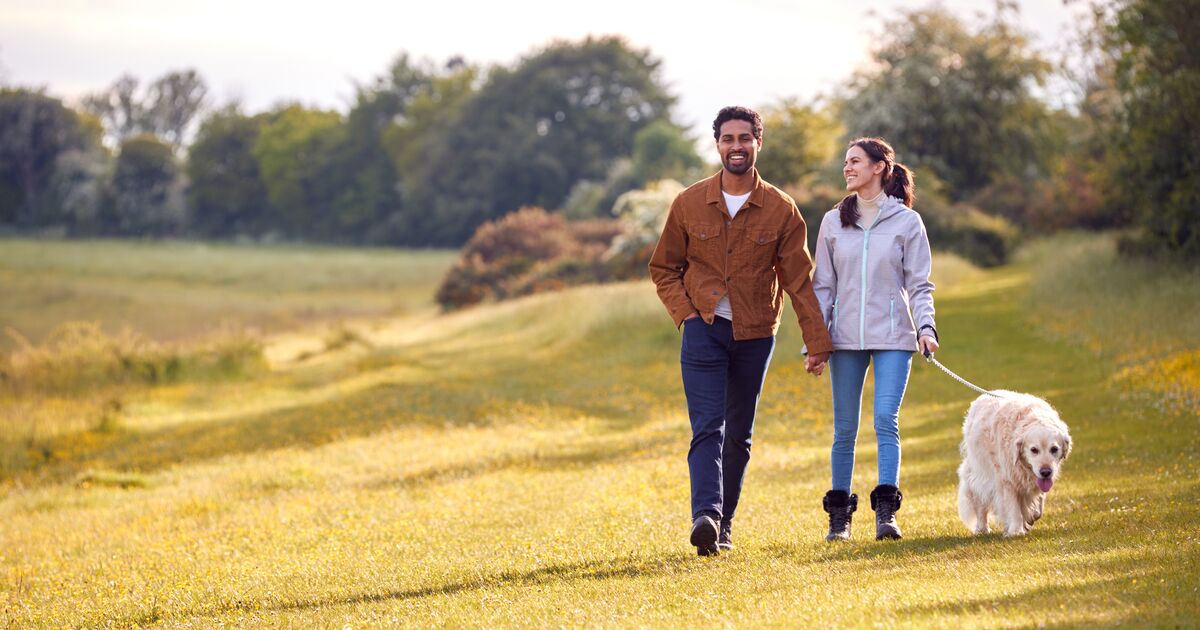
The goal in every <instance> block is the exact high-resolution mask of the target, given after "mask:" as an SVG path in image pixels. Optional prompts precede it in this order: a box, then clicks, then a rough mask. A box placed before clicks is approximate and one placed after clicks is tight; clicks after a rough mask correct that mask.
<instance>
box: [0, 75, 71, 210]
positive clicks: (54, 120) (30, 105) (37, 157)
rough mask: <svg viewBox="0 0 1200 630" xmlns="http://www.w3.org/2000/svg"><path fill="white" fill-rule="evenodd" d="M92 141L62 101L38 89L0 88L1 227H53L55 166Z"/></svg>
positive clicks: (55, 208) (55, 207) (55, 205)
mask: <svg viewBox="0 0 1200 630" xmlns="http://www.w3.org/2000/svg"><path fill="white" fill-rule="evenodd" d="M91 141H94V139H93V138H91V137H90V136H89V134H88V131H87V127H86V126H85V125H83V124H81V122H80V119H79V117H78V116H77V115H76V114H75V112H73V111H72V110H70V109H68V108H66V107H64V106H63V104H62V101H60V100H58V99H56V98H51V97H49V96H46V95H45V94H44V93H42V92H41V91H34V90H27V89H20V88H16V89H14V88H3V89H0V225H9V226H15V227H21V228H30V227H44V226H48V225H56V224H58V223H59V221H60V219H61V217H60V216H59V211H60V210H59V208H58V207H57V204H56V198H55V197H54V195H52V194H51V190H52V185H51V184H52V181H53V177H54V173H55V169H56V166H57V165H58V163H59V160H60V158H62V156H63V155H65V154H67V153H68V152H71V151H86V150H88V148H89V142H91Z"/></svg>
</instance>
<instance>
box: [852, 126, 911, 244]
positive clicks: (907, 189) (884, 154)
mask: <svg viewBox="0 0 1200 630" xmlns="http://www.w3.org/2000/svg"><path fill="white" fill-rule="evenodd" d="M851 147H858V148H860V149H862V150H863V151H864V152H866V154H867V157H869V158H871V161H873V162H883V165H884V166H883V194H885V195H887V196H889V197H895V198H896V199H899V200H900V202H901V203H903V204H904V205H906V206H908V207H909V208H911V207H913V202H914V201H916V199H917V189H916V184H914V183H913V173H912V171H911V170H909V168H908V167H907V166H905V165H903V164H901V163H899V162H897V161H896V150H895V149H893V148H892V145H890V144H888V143H887V140H884V139H883V138H858V139H857V140H851V141H850V144H848V145H846V148H847V149H850V148H851ZM837 209H838V211H839V213H840V214H841V219H842V227H850V226H851V225H854V222H855V221H858V217H859V214H858V195H857V194H854V193H851V194H849V195H846V197H845V198H843V199H842V200H841V201H839V202H838V205H837Z"/></svg>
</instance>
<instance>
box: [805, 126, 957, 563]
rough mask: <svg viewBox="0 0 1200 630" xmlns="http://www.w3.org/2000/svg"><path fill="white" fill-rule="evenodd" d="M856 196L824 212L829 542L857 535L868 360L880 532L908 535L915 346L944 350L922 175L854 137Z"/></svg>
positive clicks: (821, 290) (850, 186)
mask: <svg viewBox="0 0 1200 630" xmlns="http://www.w3.org/2000/svg"><path fill="white" fill-rule="evenodd" d="M842 175H843V176H844V177H845V178H846V190H847V191H849V193H850V194H849V195H847V196H846V198H845V199H842V201H841V202H840V203H839V204H838V205H837V206H836V207H834V209H833V210H830V211H829V212H828V213H826V214H825V218H824V219H823V220H822V221H821V229H820V232H819V234H818V236H817V251H816V270H815V273H814V276H813V289H814V290H815V291H816V294H817V300H818V301H819V302H820V306H821V313H822V314H823V315H824V317H825V323H826V325H827V326H829V331H830V334H831V336H832V337H833V350H834V352H833V355H832V356H831V357H830V359H829V371H830V379H831V380H832V382H833V452H832V457H831V459H832V468H833V489H832V490H830V491H829V492H828V493H826V495H825V499H824V501H823V503H824V508H825V511H826V512H827V513H828V514H829V535H828V536H826V540H839V539H843V540H844V539H847V538H849V537H850V521H851V515H852V514H853V513H854V511H855V509H857V507H858V495H855V494H851V493H850V480H851V477H852V476H853V472H854V444H855V438H856V436H857V435H858V422H859V409H860V407H861V405H862V392H863V383H864V381H865V379H866V372H867V366H868V365H871V364H874V366H875V367H874V369H873V373H874V378H875V404H874V409H875V437H876V440H877V441H878V444H879V485H877V486H876V487H875V489H874V490H873V491H872V492H871V509H873V510H875V538H876V539H877V540H882V539H885V538H900V527H899V525H897V523H896V511H897V510H899V509H900V500H901V495H900V488H899V483H900V432H899V431H900V425H899V412H900V401H901V400H902V399H903V398H904V388H905V387H906V386H907V384H908V373H909V370H910V368H911V367H912V353H913V352H914V351H918V350H920V351H922V352H924V351H928V352H935V351H937V349H938V342H937V329H936V328H935V325H934V320H933V283H931V282H930V281H929V269H930V254H929V239H928V237H927V236H926V234H925V224H924V223H923V222H922V221H921V216H920V215H919V214H917V213H916V212H915V211H913V210H912V204H913V176H912V172H911V171H909V170H908V168H906V167H905V166H904V165H903V164H900V163H898V162H896V152H895V151H894V150H893V149H892V147H891V146H889V145H888V143H887V142H885V141H884V140H882V139H880V138H859V139H857V140H854V141H853V142H851V143H850V147H849V150H847V151H846V161H845V163H844V166H843V168H842Z"/></svg>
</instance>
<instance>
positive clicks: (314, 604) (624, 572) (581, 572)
mask: <svg viewBox="0 0 1200 630" xmlns="http://www.w3.org/2000/svg"><path fill="white" fill-rule="evenodd" d="M707 565H708V563H707V562H697V561H696V558H695V556H694V555H692V554H684V553H682V552H681V553H672V554H659V555H657V556H654V557H648V558H644V557H632V556H631V557H627V558H612V559H604V560H590V561H585V562H576V563H567V564H557V565H552V566H548V567H541V568H537V569H532V570H511V571H503V572H500V573H494V574H491V575H485V576H480V577H476V578H471V579H466V580H460V581H451V582H448V583H445V584H436V585H430V586H424V587H419V588H410V589H398V590H394V591H384V592H371V593H357V594H343V595H329V596H326V597H317V598H312V599H306V600H298V601H270V600H254V599H242V600H235V601H232V602H227V603H223V604H221V605H219V606H215V607H211V608H203V609H200V610H194V611H183V612H180V613H178V614H177V615H170V617H172V618H175V619H177V620H182V619H185V618H192V619H194V618H211V617H217V616H220V615H225V614H229V613H249V612H292V611H304V610H314V609H320V608H327V607H330V606H354V605H358V604H371V603H378V602H387V601H404V600H416V599H423V598H426V597H441V596H452V595H457V594H459V593H464V592H470V591H478V590H484V589H491V588H506V587H529V586H541V585H550V584H562V583H571V582H583V581H604V580H612V579H623V578H639V577H647V576H659V575H666V574H671V575H676V574H680V573H690V572H694V571H700V570H704V569H705V568H706V567H707ZM160 614H161V613H160ZM160 614H144V615H138V616H134V617H131V618H124V619H111V620H106V621H107V622H108V623H111V624H114V625H118V626H125V625H143V624H147V623H155V622H158V621H165V620H166V619H165V618H164V616H159V615H160Z"/></svg>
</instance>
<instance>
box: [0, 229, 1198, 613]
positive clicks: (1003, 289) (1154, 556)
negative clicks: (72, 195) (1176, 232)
mask: <svg viewBox="0 0 1200 630" xmlns="http://www.w3.org/2000/svg"><path fill="white" fill-rule="evenodd" d="M1068 245H1069V246H1068ZM1104 247H1105V246H1104V245H1103V244H1101V245H1096V244H1095V241H1094V240H1092V241H1087V242H1085V243H1082V244H1078V243H1077V244H1071V243H1068V244H1066V245H1064V244H1063V243H1059V246H1056V247H1049V248H1043V249H1042V250H1034V251H1032V253H1030V254H1028V255H1027V257H1026V258H1025V259H1023V261H1022V262H1021V263H1020V264H1018V265H1016V266H1012V267H1005V268H1001V269H997V270H992V271H987V272H984V271H979V270H976V269H973V268H970V267H968V266H966V265H965V264H963V263H961V262H959V261H957V260H956V259H953V258H947V257H939V258H938V259H937V260H936V261H935V267H936V268H937V270H938V272H939V277H938V278H937V280H938V282H939V290H938V292H937V300H938V315H939V325H940V332H941V335H942V339H943V349H942V351H941V352H939V358H940V359H941V360H942V361H943V362H944V363H946V364H947V365H948V366H950V367H951V368H953V369H955V370H956V371H958V372H959V373H960V374H963V375H964V376H966V377H967V378H970V379H972V380H975V381H977V382H979V383H980V384H982V385H984V386H986V387H995V388H999V387H1004V388H1009V389H1015V390H1023V391H1029V392H1034V393H1037V394H1040V395H1042V396H1044V397H1046V398H1048V399H1049V400H1050V401H1051V402H1052V403H1054V404H1055V406H1056V407H1057V408H1058V409H1059V410H1060V412H1061V413H1062V416H1063V418H1064V419H1065V420H1066V421H1067V423H1068V424H1069V425H1070V426H1071V428H1072V435H1073V437H1074V439H1075V451H1074V453H1073V454H1072V457H1071V459H1070V460H1069V461H1068V462H1067V463H1066V464H1065V469H1064V475H1063V478H1062V480H1061V481H1060V482H1059V483H1058V484H1056V486H1055V488H1054V490H1053V491H1052V493H1051V494H1050V497H1049V499H1048V501H1047V511H1046V516H1045V517H1044V518H1043V519H1042V520H1041V521H1040V522H1039V523H1038V524H1037V526H1036V527H1035V529H1034V531H1033V533H1032V534H1031V535H1029V536H1027V537H1025V538H1021V539H1014V540H1008V539H1003V538H1001V537H999V536H998V535H991V536H986V537H981V538H973V537H970V536H968V535H967V532H966V530H965V528H964V527H963V526H962V524H961V523H960V522H958V519H957V515H956V510H955V504H954V502H955V488H956V479H955V473H954V471H955V467H956V465H957V463H958V452H957V444H958V442H959V439H960V437H961V421H962V416H963V413H964V412H965V410H966V407H967V405H968V404H969V402H970V401H971V400H972V399H973V398H974V394H973V393H972V392H971V391H969V390H967V389H966V388H964V387H962V386H961V385H959V384H957V383H955V382H953V381H951V380H950V379H949V378H947V377H946V376H945V375H943V374H941V372H939V371H937V370H936V369H935V368H933V367H931V366H929V365H927V364H925V363H924V362H921V361H918V362H915V363H914V371H913V375H912V379H911V383H910V386H909V390H908V394H907V400H906V402H905V404H904V407H903V409H902V415H901V437H902V445H903V449H904V450H903V458H904V459H903V464H902V468H901V486H902V488H903V489H904V492H905V503H904V507H903V509H902V510H901V511H900V513H899V515H898V516H899V519H900V522H901V524H902V526H903V528H904V532H905V536H906V537H905V539H904V540H902V541H898V542H889V543H879V542H876V541H874V540H873V536H869V535H868V533H869V532H870V531H871V528H870V524H871V523H870V521H871V518H872V513H871V512H870V511H869V510H868V509H864V510H863V511H860V512H859V513H858V514H857V517H858V521H857V522H856V526H855V535H854V539H853V540H852V541H851V542H849V543H846V544H832V545H831V544H829V543H826V542H825V541H824V540H823V535H824V532H825V525H824V516H825V515H824V514H823V513H822V512H821V509H820V498H821V496H822V494H823V493H824V492H825V490H827V489H828V483H829V479H828V478H829V459H828V457H829V454H828V451H829V442H830V440H831V435H832V426H831V408H830V401H829V392H828V389H829V382H828V376H825V377H823V378H813V377H811V376H809V375H807V374H805V373H804V369H803V359H802V357H801V356H800V351H799V350H800V339H799V334H798V330H797V328H796V326H795V324H794V322H793V321H792V319H790V318H791V316H790V314H788V315H787V316H786V317H788V319H786V320H785V326H784V328H783V330H782V332H781V334H780V338H779V346H778V348H777V350H776V353H775V357H774V360H773V364H772V366H771V370H770V372H769V374H768V377H767V382H766V388H765V391H764V394H763V398H762V402H761V405H760V412H759V421H758V424H757V430H756V434H755V443H754V454H753V458H752V460H751V464H750V469H749V473H748V478H747V481H746V489H745V492H744V494H743V502H742V508H741V509H740V510H739V517H738V522H737V523H735V532H734V536H735V544H736V549H735V550H734V551H733V552H731V553H726V554H723V555H722V556H720V557H717V558H697V557H696V556H695V555H694V550H693V549H692V548H691V547H689V546H688V544H687V528H688V526H689V524H690V523H689V514H688V505H687V467H686V460H685V455H686V451H687V444H688V438H689V434H688V424H687V418H686V412H685V407H684V401H683V396H682V391H681V386H680V384H679V367H678V333H677V332H676V331H675V330H674V328H673V326H672V325H671V323H670V321H669V320H668V318H667V316H666V314H665V311H664V310H663V309H662V307H661V305H659V303H658V301H657V299H656V297H655V295H654V292H653V287H652V286H651V285H650V284H649V283H648V282H642V283H630V284H621V285H611V286H604V287H586V288H581V289H575V290H570V291H565V292H562V293H556V294H548V295H540V296H534V297H531V298H528V299H523V300H520V301H515V302H510V303H504V304H498V305H490V306H485V307H481V308H477V309H473V310H468V311H464V312H460V313H454V314H450V315H446V316H440V317H431V316H429V315H428V314H414V315H412V316H404V315H400V316H396V317H392V318H389V319H376V320H363V321H360V322H357V323H353V324H349V325H347V326H346V327H345V329H344V339H345V340H347V341H346V343H328V339H327V338H325V337H323V335H325V334H326V333H325V332H322V333H318V334H316V335H315V339H310V340H308V341H307V342H306V340H304V339H302V338H301V337H300V336H298V335H296V334H292V335H289V336H287V337H280V338H277V339H274V340H272V341H271V342H269V344H268V347H267V353H268V354H269V355H270V356H271V357H272V368H271V369H270V370H268V371H266V372H263V373H258V374H253V375H251V376H247V377H246V378H241V379H227V380H222V381H218V382H180V383H176V384H172V385H168V386H162V387H153V388H146V389H143V390H138V394H137V395H136V396H135V397H133V398H130V399H129V400H128V401H127V403H126V404H125V405H124V406H123V407H122V408H121V410H120V414H119V415H120V417H119V419H118V420H116V421H114V423H113V426H109V427H108V428H107V429H105V430H98V429H83V430H78V431H71V432H64V433H62V434H60V435H58V436H56V437H54V438H53V439H52V440H49V441H48V442H47V443H46V448H47V449H48V450H49V451H50V452H51V453H53V454H54V455H53V456H52V457H48V458H45V459H44V460H43V461H42V462H41V463H40V464H38V465H37V466H34V467H28V468H23V469H16V470H10V471H9V472H8V473H6V476H5V478H4V481H3V482H2V483H0V542H2V543H3V544H0V626H4V627H8V626H10V625H12V626H17V627H23V626H29V625H33V626H56V625H68V626H88V627H104V626H110V625H111V626H130V625H157V624H161V625H165V626H170V627H211V626H215V625H221V624H235V625H250V626H260V625H270V626H310V625H320V626H334V625H337V626H342V625H345V624H349V625H352V626H377V625H387V624H404V625H412V626H418V627H427V626H435V625H437V626H441V625H448V626H464V625H470V626H480V625H482V626H498V625H499V626H518V625H519V626H548V625H554V626H558V625H571V626H575V625H623V626H626V625H656V626H657V625H662V626H665V625H671V626H676V625H683V624H689V625H698V624H714V623H715V624H718V625H734V624H736V625H747V626H757V625H775V626H814V625H842V624H846V625H853V626H866V625H900V624H906V625H929V626H949V625H954V626H961V627H1012V626H1022V627H1023V626H1032V625H1092V624H1102V625H1143V624H1146V625H1153V626H1175V625H1190V624H1194V623H1195V621H1194V620H1195V619H1196V618H1197V615H1198V614H1200V604H1198V603H1197V602H1200V597H1198V595H1200V593H1198V589H1200V570H1197V568H1196V561H1197V560H1198V559H1200V558H1198V557H1197V556H1198V553H1197V551H1198V550H1200V546H1198V544H1197V543H1200V534H1198V532H1200V530H1198V529H1197V528H1196V525H1195V523H1196V522H1197V516H1200V514H1198V512H1200V510H1198V509H1197V505H1200V492H1198V487H1197V486H1198V482H1197V473H1198V472H1200V470H1197V469H1198V464H1197V462H1198V461H1200V460H1198V459H1197V458H1198V455H1200V452H1198V451H1200V440H1197V437H1198V432H1200V431H1198V426H1197V422H1196V420H1197V418H1196V415H1195V410H1194V409H1193V408H1183V407H1180V406H1178V405H1176V406H1171V405H1162V404H1158V403H1159V400H1160V398H1161V397H1160V396H1158V395H1156V394H1155V393H1154V392H1153V391H1151V390H1149V389H1147V388H1146V385H1145V382H1144V381H1143V380H1138V379H1136V378H1125V377H1122V376H1121V374H1123V373H1124V372H1123V371H1126V370H1129V369H1135V368H1138V366H1142V367H1143V368H1145V369H1147V370H1151V371H1153V368H1146V367H1145V366H1147V365H1154V364H1155V363H1154V362H1155V361H1159V360H1160V359H1162V358H1163V355H1153V356H1141V357H1140V358H1136V359H1135V358H1129V357H1125V354H1127V353H1119V354H1121V356H1122V357H1123V358H1120V359H1117V358H1113V357H1112V355H1111V353H1112V352H1113V351H1112V349H1111V348H1112V345H1111V344H1109V343H1108V342H1107V339H1109V338H1111V336H1112V331H1111V329H1110V328H1108V327H1109V326H1111V325H1112V324H1109V323H1106V322H1105V321H1103V320H1102V318H1090V319H1088V318H1076V319H1075V321H1076V322H1077V325H1076V326H1073V327H1072V326H1051V325H1049V324H1048V323H1047V322H1051V321H1055V322H1057V321H1061V319H1062V318H1063V317H1070V316H1071V315H1072V314H1074V313H1077V312H1082V311H1083V310H1084V307H1085V306H1087V307H1088V308H1093V309H1095V308H1109V307H1111V305H1110V304H1108V303H1106V302H1103V301H1098V300H1099V299H1098V298H1096V297H1095V296H1094V295H1092V294H1090V293H1089V292H1088V291H1086V290H1084V288H1086V286H1087V285H1086V283H1084V282H1082V281H1078V280H1077V281H1071V280H1070V276H1069V273H1070V271H1071V269H1075V268H1084V269H1086V270H1087V271H1095V270H1103V269H1106V268H1109V267H1115V266H1116V263H1114V262H1112V260H1111V256H1110V257H1109V258H1104V257H1103V256H1105V255H1109V254H1105V253H1104V252H1106V251H1108V250H1105V249H1104ZM1071 256H1075V258H1074V259H1073V258H1071ZM1079 259H1083V260H1086V262H1087V265H1086V266H1084V265H1074V266H1072V265H1071V264H1070V263H1071V262H1072V261H1075V262H1076V263H1077V262H1079ZM1063 261H1066V262H1065V263H1064V262H1063ZM1047 273H1050V274H1051V275H1054V276H1056V277H1057V276H1063V275H1064V274H1067V279H1066V280H1058V279H1056V280H1054V282H1055V283H1057V284H1047V282H1048V281H1047V280H1046V274H1047ZM1144 273H1145V274H1151V275H1152V274H1155V270H1154V269H1146V270H1144ZM1177 279H1178V281H1179V282H1183V283H1189V282H1191V280H1192V278H1191V276H1188V275H1186V273H1185V274H1184V275H1182V276H1180V277H1178V278H1177ZM1144 280H1145V277H1144V276H1138V275H1136V273H1135V274H1134V275H1132V276H1130V277H1129V278H1127V279H1125V280H1123V282H1128V283H1131V287H1133V286H1142V285H1144V284H1146V283H1145V281H1144ZM1172 286H1175V285H1172ZM1196 286H1200V283H1198V284H1197V285H1196ZM1184 287H1185V288H1180V289H1177V290H1175V292H1174V293H1170V294H1169V295H1170V297H1169V301H1168V302H1164V301H1163V300H1162V299H1159V300H1158V301H1155V299H1154V296H1152V295H1150V296H1143V297H1144V299H1142V298H1139V299H1138V300H1131V301H1130V302H1129V304H1128V306H1127V308H1129V309H1131V311H1136V313H1138V314H1140V315H1138V316H1139V317H1140V316H1142V315H1146V313H1145V311H1151V312H1153V313H1163V312H1176V313H1183V310H1182V309H1186V308H1190V307H1191V306H1193V305H1200V303H1198V302H1197V300H1198V299H1200V289H1196V288H1187V285H1184ZM1127 288H1128V287H1127ZM1131 290H1132V289H1131ZM1139 295H1141V294H1139ZM1105 299H1107V298H1105ZM1080 300H1082V302H1080ZM1088 305H1091V306H1088ZM419 311H420V309H419V308H418V309H416V310H415V311H413V312H414V313H417V312H419ZM1191 312H1195V311H1191ZM1147 317H1148V319H1146V320H1140V319H1137V320H1135V321H1152V320H1153V315H1148V316H1147ZM1170 330H1172V331H1174V332H1172V335H1173V336H1174V337H1176V338H1178V337H1180V336H1182V337H1183V339H1182V340H1179V339H1177V340H1176V345H1175V346H1172V347H1173V348H1176V349H1175V350H1172V352H1171V353H1170V354H1169V356H1170V357H1174V356H1175V354H1176V353H1177V352H1185V349H1184V348H1185V347H1187V345H1188V344H1189V343H1190V344H1191V346H1190V347H1191V348H1193V349H1194V348H1196V347H1197V345H1198V344H1197V340H1198V339H1200V334H1198V333H1197V331H1196V325H1195V322H1194V320H1192V324H1191V325H1190V326H1189V325H1187V324H1184V325H1182V326H1181V327H1179V328H1177V329H1170ZM1139 334H1145V335H1150V336H1153V332H1152V331H1143V332H1141V333H1139ZM1189 335H1191V337H1189ZM1097 339H1098V340H1100V341H1099V342H1095V343H1093V342H1094V340H1097ZM306 348H307V349H308V350H306ZM313 348H316V349H317V350H318V351H312V349H313ZM1106 352H1108V353H1110V354H1106ZM1187 369H1189V368H1187V366H1186V365H1185V366H1184V370H1183V371H1184V373H1189V372H1187ZM1188 382H1189V381H1187V380H1186V379H1185V380H1184V381H1182V383H1183V385H1182V386H1181V387H1183V390H1182V391H1184V392H1185V393H1186V392H1187V391H1191V390H1188V389H1187V387H1188ZM867 399H868V400H870V398H869V393H868V397H867ZM874 459H875V450H874V436H873V434H872V432H871V429H870V422H869V421H867V422H864V423H863V427H862V433H861V434H860V439H859V455H858V466H857V468H856V470H855V490H856V491H858V492H860V493H864V494H865V493H866V492H868V491H869V490H870V488H871V487H872V486H873V485H874V479H875V473H876V470H875V465H874Z"/></svg>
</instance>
